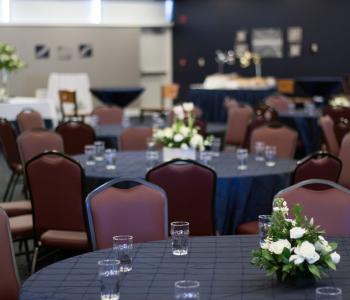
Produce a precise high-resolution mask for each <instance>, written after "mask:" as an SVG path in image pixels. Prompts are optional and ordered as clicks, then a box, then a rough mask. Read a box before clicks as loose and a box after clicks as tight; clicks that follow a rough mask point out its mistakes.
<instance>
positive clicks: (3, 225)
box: [0, 208, 20, 300]
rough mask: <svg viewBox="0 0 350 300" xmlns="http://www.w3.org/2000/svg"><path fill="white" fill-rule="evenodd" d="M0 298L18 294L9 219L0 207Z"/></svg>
mask: <svg viewBox="0 0 350 300" xmlns="http://www.w3.org/2000/svg"><path fill="white" fill-rule="evenodd" d="M0 257H1V268H0V278H1V280H0V299H4V300H5V299H6V300H16V299H18V295H19V288H20V281H19V276H18V271H17V265H16V261H15V258H14V250H13V244H12V237H11V233H10V224H9V219H8V217H7V215H6V213H5V211H4V210H2V209H1V208H0Z"/></svg>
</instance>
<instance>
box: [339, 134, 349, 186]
mask: <svg viewBox="0 0 350 300" xmlns="http://www.w3.org/2000/svg"><path fill="white" fill-rule="evenodd" d="M339 158H340V160H341V161H342V164H343V168H342V171H341V173H340V178H339V183H340V184H341V185H343V186H345V187H347V188H350V133H348V134H347V135H345V136H344V138H343V141H342V143H341V147H340V152H339Z"/></svg>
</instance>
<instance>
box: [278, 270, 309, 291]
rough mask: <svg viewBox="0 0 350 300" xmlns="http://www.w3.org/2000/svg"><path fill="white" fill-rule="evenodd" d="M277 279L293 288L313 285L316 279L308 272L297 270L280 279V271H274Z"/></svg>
mask: <svg viewBox="0 0 350 300" xmlns="http://www.w3.org/2000/svg"><path fill="white" fill-rule="evenodd" d="M276 276H277V281H278V282H280V283H282V284H285V285H289V286H292V287H295V288H306V287H310V286H313V285H315V283H316V279H315V277H314V276H313V275H312V274H311V273H310V272H299V273H297V274H294V275H291V276H289V277H287V278H286V279H285V280H284V281H282V272H280V271H277V272H276Z"/></svg>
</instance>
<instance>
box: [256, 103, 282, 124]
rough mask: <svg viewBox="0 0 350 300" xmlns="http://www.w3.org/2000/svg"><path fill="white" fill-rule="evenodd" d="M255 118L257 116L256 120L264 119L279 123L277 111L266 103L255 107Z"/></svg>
mask: <svg viewBox="0 0 350 300" xmlns="http://www.w3.org/2000/svg"><path fill="white" fill-rule="evenodd" d="M254 116H255V119H262V120H264V121H266V122H277V121H278V113H277V111H276V110H275V109H274V108H272V107H270V106H268V105H266V104H265V103H261V104H258V105H256V106H255V108H254Z"/></svg>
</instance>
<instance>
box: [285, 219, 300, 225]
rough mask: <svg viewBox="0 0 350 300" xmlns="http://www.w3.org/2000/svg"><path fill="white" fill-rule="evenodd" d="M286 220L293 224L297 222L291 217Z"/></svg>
mask: <svg viewBox="0 0 350 300" xmlns="http://www.w3.org/2000/svg"><path fill="white" fill-rule="evenodd" d="M286 221H287V222H289V223H292V225H293V226H295V225H296V224H297V222H296V221H295V220H293V219H286Z"/></svg>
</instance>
